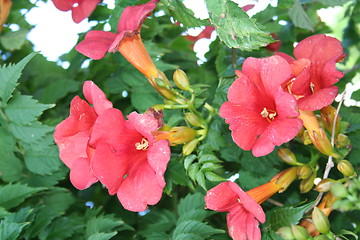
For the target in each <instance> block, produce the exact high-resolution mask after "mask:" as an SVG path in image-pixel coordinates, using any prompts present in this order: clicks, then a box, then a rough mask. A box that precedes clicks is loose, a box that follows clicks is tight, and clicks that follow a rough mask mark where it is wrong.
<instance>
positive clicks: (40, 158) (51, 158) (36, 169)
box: [24, 145, 62, 175]
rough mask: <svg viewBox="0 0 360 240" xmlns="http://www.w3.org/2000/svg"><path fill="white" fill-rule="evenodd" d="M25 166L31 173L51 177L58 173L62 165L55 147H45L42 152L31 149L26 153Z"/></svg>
mask: <svg viewBox="0 0 360 240" xmlns="http://www.w3.org/2000/svg"><path fill="white" fill-rule="evenodd" d="M24 158H25V166H26V168H27V169H29V170H30V171H31V172H33V173H36V174H41V175H50V174H52V173H53V172H55V171H57V170H58V169H59V167H60V165H61V164H62V163H61V161H60V159H59V152H58V150H57V147H56V146H55V145H52V146H50V147H48V146H46V145H45V146H44V147H43V148H41V149H40V150H37V149H33V148H30V149H28V150H27V151H26V152H25V156H24Z"/></svg>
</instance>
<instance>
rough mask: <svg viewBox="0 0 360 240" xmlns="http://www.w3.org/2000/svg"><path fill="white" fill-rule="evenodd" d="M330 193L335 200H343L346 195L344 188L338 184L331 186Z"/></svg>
mask: <svg viewBox="0 0 360 240" xmlns="http://www.w3.org/2000/svg"><path fill="white" fill-rule="evenodd" d="M330 191H331V193H332V194H333V195H334V196H335V197H337V198H345V197H346V196H347V195H348V191H347V189H346V187H345V186H344V185H343V184H341V183H338V182H335V183H333V184H331V186H330Z"/></svg>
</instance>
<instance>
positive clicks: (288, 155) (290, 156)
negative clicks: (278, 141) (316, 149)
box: [278, 148, 298, 165]
mask: <svg viewBox="0 0 360 240" xmlns="http://www.w3.org/2000/svg"><path fill="white" fill-rule="evenodd" d="M278 155H279V157H280V158H281V160H283V161H284V162H285V163H287V164H289V165H297V163H298V162H297V160H296V157H295V155H294V153H293V152H292V151H290V149H288V148H280V149H279V150H278Z"/></svg>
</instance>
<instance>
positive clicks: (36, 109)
mask: <svg viewBox="0 0 360 240" xmlns="http://www.w3.org/2000/svg"><path fill="white" fill-rule="evenodd" d="M54 106H55V104H41V103H38V101H37V100H35V99H33V98H32V97H31V96H25V95H16V96H14V97H13V98H12V99H11V101H10V102H9V104H8V105H7V106H6V108H5V114H6V116H7V117H8V119H9V120H10V121H11V122H14V123H17V124H29V123H30V122H32V121H35V120H36V119H37V118H38V117H39V116H40V115H41V114H42V112H43V111H45V110H47V109H49V108H52V107H54Z"/></svg>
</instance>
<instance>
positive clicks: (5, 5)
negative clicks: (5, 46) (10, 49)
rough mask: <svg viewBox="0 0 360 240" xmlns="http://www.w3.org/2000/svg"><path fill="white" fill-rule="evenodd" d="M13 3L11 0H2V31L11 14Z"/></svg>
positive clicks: (0, 10)
mask: <svg viewBox="0 0 360 240" xmlns="http://www.w3.org/2000/svg"><path fill="white" fill-rule="evenodd" d="M11 5H12V2H11V1H10V0H0V32H1V30H2V28H3V25H4V23H5V22H6V19H7V18H8V16H9V13H10V8H11Z"/></svg>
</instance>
